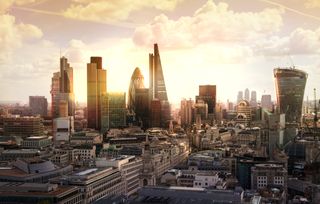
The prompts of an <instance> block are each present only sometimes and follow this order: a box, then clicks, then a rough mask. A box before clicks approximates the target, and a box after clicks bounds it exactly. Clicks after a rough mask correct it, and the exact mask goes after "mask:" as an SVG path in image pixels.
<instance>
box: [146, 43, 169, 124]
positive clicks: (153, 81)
mask: <svg viewBox="0 0 320 204" xmlns="http://www.w3.org/2000/svg"><path fill="white" fill-rule="evenodd" d="M149 94H150V96H149V100H150V104H151V102H152V100H154V99H159V100H160V103H161V111H160V112H161V117H160V118H161V126H164V125H165V124H166V123H167V122H168V120H170V118H171V117H170V112H171V111H170V104H169V101H168V96H167V89H166V84H165V80H164V75H163V71H162V66H161V59H160V54H159V48H158V44H154V53H150V54H149Z"/></svg>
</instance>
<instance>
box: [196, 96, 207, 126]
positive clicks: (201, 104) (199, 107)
mask: <svg viewBox="0 0 320 204" xmlns="http://www.w3.org/2000/svg"><path fill="white" fill-rule="evenodd" d="M194 115H195V117H197V116H200V118H201V121H205V120H207V119H208V104H207V103H205V101H203V100H198V101H197V102H196V103H195V104H194Z"/></svg>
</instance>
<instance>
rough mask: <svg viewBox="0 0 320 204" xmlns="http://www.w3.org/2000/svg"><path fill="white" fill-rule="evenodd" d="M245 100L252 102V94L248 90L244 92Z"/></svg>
mask: <svg viewBox="0 0 320 204" xmlns="http://www.w3.org/2000/svg"><path fill="white" fill-rule="evenodd" d="M244 100H247V101H250V92H249V89H248V88H246V89H245V90H244Z"/></svg>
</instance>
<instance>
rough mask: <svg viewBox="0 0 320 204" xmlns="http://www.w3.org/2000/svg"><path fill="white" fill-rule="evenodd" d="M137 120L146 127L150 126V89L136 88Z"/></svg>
mask: <svg viewBox="0 0 320 204" xmlns="http://www.w3.org/2000/svg"><path fill="white" fill-rule="evenodd" d="M135 113H136V120H137V121H138V122H139V124H140V125H141V126H142V127H144V128H148V127H149V121H150V120H149V89H144V88H142V89H136V90H135Z"/></svg>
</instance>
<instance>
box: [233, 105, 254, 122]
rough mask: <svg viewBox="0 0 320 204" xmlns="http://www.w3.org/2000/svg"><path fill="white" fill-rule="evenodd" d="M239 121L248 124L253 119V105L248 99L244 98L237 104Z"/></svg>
mask: <svg viewBox="0 0 320 204" xmlns="http://www.w3.org/2000/svg"><path fill="white" fill-rule="evenodd" d="M236 121H237V123H240V124H244V125H248V124H249V123H250V121H251V107H250V103H249V102H248V101H247V100H242V101H240V102H239V104H238V106H237V117H236Z"/></svg>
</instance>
